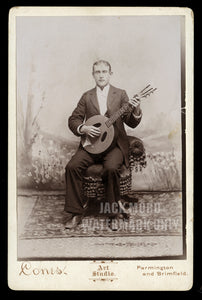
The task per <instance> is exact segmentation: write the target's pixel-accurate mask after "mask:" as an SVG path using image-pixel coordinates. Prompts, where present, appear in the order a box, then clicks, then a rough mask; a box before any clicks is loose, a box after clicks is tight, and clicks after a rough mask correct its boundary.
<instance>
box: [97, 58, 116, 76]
mask: <svg viewBox="0 0 202 300" xmlns="http://www.w3.org/2000/svg"><path fill="white" fill-rule="evenodd" d="M99 64H104V65H106V66H108V67H109V72H111V69H112V68H111V65H110V63H109V62H108V61H106V60H103V59H100V60H98V61H96V62H94V64H93V73H94V66H97V65H99Z"/></svg>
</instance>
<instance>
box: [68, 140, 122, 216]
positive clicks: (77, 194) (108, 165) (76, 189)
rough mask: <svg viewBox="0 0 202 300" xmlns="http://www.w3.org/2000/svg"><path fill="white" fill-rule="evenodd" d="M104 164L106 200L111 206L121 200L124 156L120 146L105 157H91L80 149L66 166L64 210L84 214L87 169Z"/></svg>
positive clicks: (103, 178)
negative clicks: (84, 185) (85, 174)
mask: <svg viewBox="0 0 202 300" xmlns="http://www.w3.org/2000/svg"><path fill="white" fill-rule="evenodd" d="M94 163H102V164H103V167H104V171H103V175H102V180H103V183H104V186H105V199H106V201H107V202H109V203H110V204H112V203H114V202H117V201H118V200H120V174H119V169H120V167H121V165H122V164H123V154H122V152H121V150H120V148H119V147H118V146H114V147H113V148H112V149H111V150H110V151H108V152H107V153H106V154H103V155H91V154H89V153H88V152H86V151H85V150H84V149H82V148H79V149H78V150H77V152H76V154H75V155H74V156H73V157H72V159H71V160H70V161H69V163H68V164H67V166H66V173H65V176H66V198H65V208H64V210H65V211H67V212H71V213H78V214H82V213H83V211H84V209H83V205H84V196H83V190H82V178H83V175H84V173H85V171H86V169H87V168H88V167H89V166H90V165H92V164H94Z"/></svg>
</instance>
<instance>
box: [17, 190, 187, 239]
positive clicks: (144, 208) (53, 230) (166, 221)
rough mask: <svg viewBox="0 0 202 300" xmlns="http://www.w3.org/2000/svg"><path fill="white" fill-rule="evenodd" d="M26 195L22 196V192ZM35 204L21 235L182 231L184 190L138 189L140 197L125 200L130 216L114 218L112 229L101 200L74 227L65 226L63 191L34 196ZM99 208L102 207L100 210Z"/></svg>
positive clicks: (141, 233)
mask: <svg viewBox="0 0 202 300" xmlns="http://www.w3.org/2000/svg"><path fill="white" fill-rule="evenodd" d="M20 197H23V196H20ZM32 197H33V198H35V199H33V200H35V205H34V207H33V209H32V212H31V214H30V216H29V217H28V220H27V222H26V224H25V227H24V232H23V233H22V234H21V235H20V237H19V238H20V239H40V238H62V237H63V238H68V237H85V236H88V237H89V236H104V237H105V236H111V237H112V236H113V237H116V236H153V235H181V234H182V194H181V193H180V192H169V193H166V192H162V193H135V195H134V197H135V198H137V199H138V201H133V198H131V199H132V200H131V201H130V202H128V203H127V205H126V203H124V206H125V208H126V209H127V211H128V212H129V213H130V217H129V219H128V220H122V219H121V220H119V221H118V222H117V221H114V223H113V228H114V229H116V231H112V230H111V229H110V228H109V226H108V222H109V219H108V217H107V216H106V214H103V213H102V212H103V209H104V210H105V212H106V211H107V209H108V207H107V206H106V205H104V204H102V205H101V204H100V203H99V205H97V206H95V207H93V209H92V208H91V210H88V211H87V212H86V214H85V216H84V218H83V220H82V223H81V224H80V225H78V226H77V227H76V228H75V229H72V230H68V229H65V226H64V224H65V222H66V216H65V213H64V211H63V209H64V202H65V198H64V195H37V196H32ZM99 210H100V211H99Z"/></svg>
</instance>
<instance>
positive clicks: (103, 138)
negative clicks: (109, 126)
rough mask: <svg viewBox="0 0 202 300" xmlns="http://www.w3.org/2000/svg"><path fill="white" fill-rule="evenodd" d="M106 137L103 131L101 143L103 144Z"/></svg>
mask: <svg viewBox="0 0 202 300" xmlns="http://www.w3.org/2000/svg"><path fill="white" fill-rule="evenodd" d="M106 136H107V132H106V131H105V132H104V133H103V135H102V137H101V142H104V140H105V139H106Z"/></svg>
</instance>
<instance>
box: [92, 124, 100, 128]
mask: <svg viewBox="0 0 202 300" xmlns="http://www.w3.org/2000/svg"><path fill="white" fill-rule="evenodd" d="M101 125H102V124H101V123H95V124H94V125H93V126H95V127H97V128H98V127H100V126H101Z"/></svg>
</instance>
